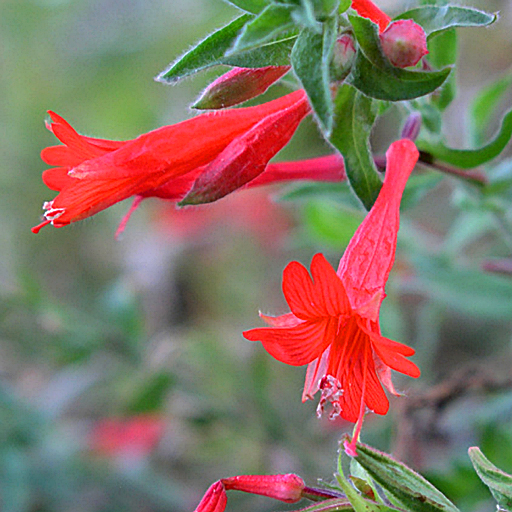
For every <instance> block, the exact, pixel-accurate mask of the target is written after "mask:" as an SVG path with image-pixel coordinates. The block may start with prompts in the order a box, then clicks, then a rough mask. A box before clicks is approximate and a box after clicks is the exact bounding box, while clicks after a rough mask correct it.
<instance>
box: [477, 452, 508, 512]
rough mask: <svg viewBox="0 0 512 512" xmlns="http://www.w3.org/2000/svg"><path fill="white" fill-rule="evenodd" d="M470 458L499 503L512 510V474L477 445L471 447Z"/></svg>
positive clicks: (481, 478)
mask: <svg viewBox="0 0 512 512" xmlns="http://www.w3.org/2000/svg"><path fill="white" fill-rule="evenodd" d="M469 458H470V459H471V462H472V464H473V467H474V468H475V471H476V472H477V474H478V476H479V477H480V480H482V482H483V483H484V484H485V485H487V487H489V490H490V491H491V494H492V495H493V496H494V499H495V500H496V501H497V502H498V505H499V506H500V507H501V508H504V509H505V510H509V511H512V475H509V474H508V473H505V472H504V471H502V470H501V469H499V468H497V467H496V466H495V465H494V464H493V463H492V462H491V461H490V460H489V459H487V457H485V455H484V454H483V453H482V452H481V451H480V449H479V448H478V447H476V446H474V447H472V448H470V449H469Z"/></svg>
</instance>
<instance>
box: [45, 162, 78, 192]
mask: <svg viewBox="0 0 512 512" xmlns="http://www.w3.org/2000/svg"><path fill="white" fill-rule="evenodd" d="M72 180H73V178H71V177H70V176H68V168H67V167H53V168H51V169H46V171H44V172H43V183H44V184H45V185H46V186H47V187H48V188H49V189H51V190H58V191H60V190H62V189H63V188H65V187H67V186H68V185H70V184H71V183H72Z"/></svg>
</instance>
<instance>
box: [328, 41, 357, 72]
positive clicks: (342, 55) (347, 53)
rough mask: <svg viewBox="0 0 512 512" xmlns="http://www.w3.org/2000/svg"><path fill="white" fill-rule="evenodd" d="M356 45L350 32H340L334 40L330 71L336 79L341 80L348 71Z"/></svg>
mask: <svg viewBox="0 0 512 512" xmlns="http://www.w3.org/2000/svg"><path fill="white" fill-rule="evenodd" d="M355 54H356V47H355V45H354V38H353V37H352V36H351V35H350V34H342V35H341V36H340V37H339V38H338V39H337V41H336V44H335V45H334V50H333V56H332V72H333V76H334V78H335V79H336V80H343V79H344V78H345V76H346V75H347V74H348V72H349V71H350V65H351V64H352V61H353V60H354V56H355Z"/></svg>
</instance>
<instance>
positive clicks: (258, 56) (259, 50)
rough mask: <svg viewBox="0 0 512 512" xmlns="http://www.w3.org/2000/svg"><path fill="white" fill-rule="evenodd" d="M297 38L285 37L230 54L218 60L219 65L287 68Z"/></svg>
mask: <svg viewBox="0 0 512 512" xmlns="http://www.w3.org/2000/svg"><path fill="white" fill-rule="evenodd" d="M296 39H297V36H290V37H285V38H284V39H278V40H276V41H272V42H270V43H267V44H264V45H263V46H258V47H256V48H251V49H248V50H243V51H241V52H237V53H230V54H229V55H225V56H224V57H222V58H221V59H220V60H219V62H218V63H219V64H227V65H228V66H237V67H240V68H264V67H266V66H289V65H290V54H291V52H292V48H293V45H294V44H295V41H296Z"/></svg>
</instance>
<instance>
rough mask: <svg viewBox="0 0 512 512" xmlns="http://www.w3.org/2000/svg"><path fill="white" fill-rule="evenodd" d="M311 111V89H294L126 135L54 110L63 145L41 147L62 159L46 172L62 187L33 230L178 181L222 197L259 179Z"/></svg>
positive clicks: (199, 196)
mask: <svg viewBox="0 0 512 512" xmlns="http://www.w3.org/2000/svg"><path fill="white" fill-rule="evenodd" d="M309 111H310V107H309V105H308V102H307V99H306V95H305V93H304V91H295V92H292V93H290V94H288V95H286V96H283V97H281V98H278V99H276V100H273V101H270V102H268V103H263V104H261V105H258V106H255V107H246V108H238V109H230V110H223V111H220V112H214V113H206V114H202V115H199V116H197V117H194V118H192V119H189V120H187V121H183V122H181V123H177V124H175V125H171V126H165V127H163V128H159V129H157V130H154V131H151V132H149V133H146V134H144V135H140V136H139V137H137V138H136V139H134V140H130V141H125V142H119V141H111V140H102V139H95V138H91V137H85V136H82V135H79V134H78V133H77V132H76V131H75V130H74V129H73V128H72V127H71V126H70V125H69V124H68V123H67V122H66V121H65V120H64V119H62V118H61V117H60V116H58V115H57V114H54V113H52V112H51V113H50V116H51V118H52V122H51V123H50V124H49V125H48V128H49V129H50V130H51V131H52V132H53V134H54V135H55V136H56V137H57V138H58V139H59V140H60V141H61V142H62V143H63V145H60V146H52V147H48V148H46V149H44V150H43V151H42V154H41V157H42V159H43V160H44V161H45V162H46V163H48V164H50V165H53V166H57V167H54V168H51V169H48V170H47V171H45V172H44V173H43V181H44V182H45V184H46V185H47V186H48V187H49V188H50V189H52V190H56V191H58V192H59V194H58V195H57V197H56V198H55V199H54V200H52V201H48V202H46V203H45V204H44V209H45V210H46V212H45V220H44V221H43V222H41V224H39V225H38V226H36V227H34V228H33V229H32V230H33V231H34V232H38V231H39V230H40V229H41V227H43V226H45V225H47V224H52V225H53V226H55V227H62V226H65V225H67V224H70V223H71V222H75V221H78V220H81V219H84V218H86V217H90V216H91V215H94V214H96V213H98V212H99V211H101V210H104V209H105V208H108V207H109V206H112V205H113V204H115V203H117V202H119V201H122V200H123V199H126V198H128V197H130V196H143V197H147V196H152V195H155V196H158V195H159V192H158V191H159V189H160V188H161V187H164V188H165V187H169V186H172V182H173V181H174V180H176V181H177V182H178V184H177V186H178V188H180V187H182V188H183V187H185V186H188V187H190V185H192V196H190V197H189V196H186V198H185V199H186V200H187V198H188V200H187V201H186V202H187V203H188V204H197V203H201V202H210V201H214V200H217V199H219V198H221V197H223V196H224V195H226V194H228V193H230V192H232V191H234V190H236V189H237V188H240V187H242V186H244V185H245V184H246V183H248V182H250V181H251V180H253V179H255V178H257V177H258V176H259V175H260V174H261V173H262V172H263V171H264V170H265V168H266V166H267V164H268V161H269V160H270V159H271V158H272V157H273V156H274V155H275V154H276V153H277V152H278V151H279V150H280V149H281V148H282V147H283V146H285V145H286V144H287V143H288V141H289V140H290V138H291V136H292V135H293V133H294V132H295V130H296V129H297V127H298V125H299V123H300V122H301V120H302V119H303V118H304V116H306V115H307V114H308V113H309ZM189 175H191V176H195V178H196V179H195V181H193V182H191V181H190V179H189ZM181 192H186V190H185V191H183V190H181Z"/></svg>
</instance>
